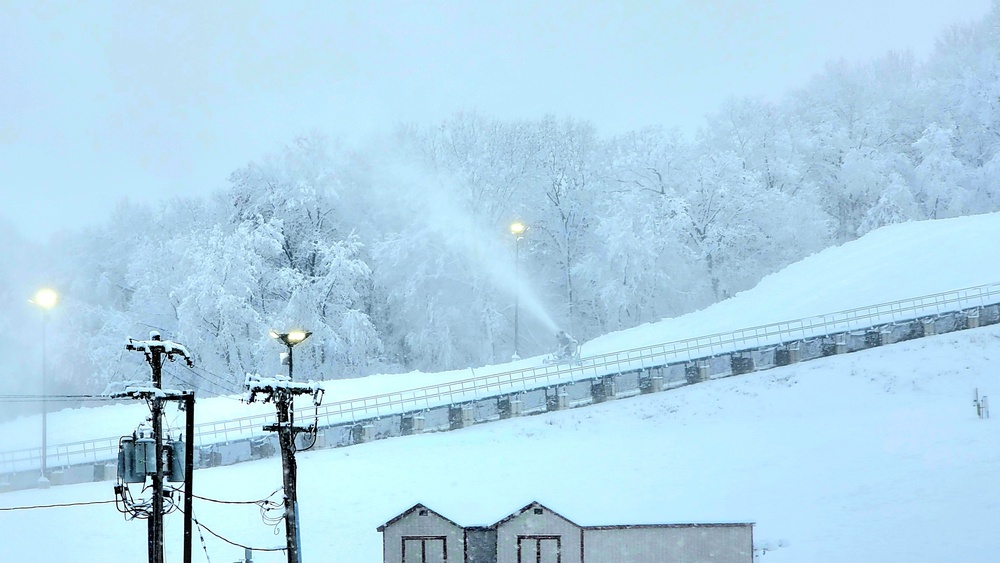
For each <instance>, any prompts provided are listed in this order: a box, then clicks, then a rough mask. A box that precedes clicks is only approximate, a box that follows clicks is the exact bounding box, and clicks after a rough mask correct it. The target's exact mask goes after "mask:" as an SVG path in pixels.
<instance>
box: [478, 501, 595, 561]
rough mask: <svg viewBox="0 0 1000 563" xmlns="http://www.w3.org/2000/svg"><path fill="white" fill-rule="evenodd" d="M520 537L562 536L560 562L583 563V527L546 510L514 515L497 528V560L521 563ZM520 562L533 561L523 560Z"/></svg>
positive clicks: (528, 511)
mask: <svg viewBox="0 0 1000 563" xmlns="http://www.w3.org/2000/svg"><path fill="white" fill-rule="evenodd" d="M518 536H559V538H560V540H561V541H560V545H561V553H560V557H559V561H560V563H582V561H583V560H582V558H581V553H580V542H581V540H582V537H581V531H580V527H579V526H577V525H575V524H573V523H572V522H569V521H567V520H564V519H563V518H561V517H559V516H557V515H555V514H553V513H552V512H551V511H549V510H548V509H545V510H544V512H543V513H542V514H535V513H534V511H533V510H532V509H528V510H526V511H525V512H523V513H521V514H519V515H518V516H515V517H514V518H512V519H510V520H508V521H507V522H504V523H503V524H501V525H500V526H499V527H498V528H497V563H518V560H517V539H518ZM521 563H534V561H531V562H521Z"/></svg>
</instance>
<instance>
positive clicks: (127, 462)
mask: <svg viewBox="0 0 1000 563" xmlns="http://www.w3.org/2000/svg"><path fill="white" fill-rule="evenodd" d="M118 478H119V479H121V480H122V481H123V482H125V483H143V482H145V481H146V474H145V473H138V472H136V460H135V440H134V439H133V438H131V437H128V438H122V440H121V442H120V443H119V446H118Z"/></svg>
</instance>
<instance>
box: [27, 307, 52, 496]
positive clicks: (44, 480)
mask: <svg viewBox="0 0 1000 563" xmlns="http://www.w3.org/2000/svg"><path fill="white" fill-rule="evenodd" d="M58 301H59V295H58V294H57V293H56V292H55V291H53V290H51V289H40V290H38V293H36V294H35V298H34V299H30V300H29V301H28V302H29V303H34V304H35V305H38V306H39V307H41V308H42V474H41V476H39V477H38V486H39V487H41V488H43V489H47V488H48V487H49V478H48V477H47V476H46V473H47V472H48V468H47V467H46V461H47V457H48V456H47V455H46V454H47V450H48V420H47V419H48V411H49V405H48V400H47V396H48V381H47V379H48V376H47V375H46V373H45V372H46V369H45V325H46V324H47V323H46V321H47V320H48V316H49V315H48V313H49V311H50V310H52V308H53V307H55V306H56V303H57V302H58Z"/></svg>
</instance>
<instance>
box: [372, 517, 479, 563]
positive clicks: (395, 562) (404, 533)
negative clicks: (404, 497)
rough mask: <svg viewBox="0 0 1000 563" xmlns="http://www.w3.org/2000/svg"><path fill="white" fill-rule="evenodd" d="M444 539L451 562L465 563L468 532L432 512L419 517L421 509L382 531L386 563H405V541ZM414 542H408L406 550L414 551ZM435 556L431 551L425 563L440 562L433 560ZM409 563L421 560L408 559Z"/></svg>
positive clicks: (434, 552) (449, 561)
mask: <svg viewBox="0 0 1000 563" xmlns="http://www.w3.org/2000/svg"><path fill="white" fill-rule="evenodd" d="M441 536H443V537H444V538H445V545H446V547H447V553H446V554H445V555H447V561H448V563H462V562H463V561H464V560H465V556H464V552H465V530H464V529H462V528H461V527H459V526H456V525H455V524H453V523H451V522H449V521H448V520H445V519H444V518H442V517H440V516H438V515H437V514H435V513H434V512H433V511H428V512H427V515H426V516H420V511H419V510H414V511H413V512H411V513H409V514H407V515H406V516H403V517H402V518H400V519H399V520H397V521H395V522H393V523H392V524H390V525H389V526H386V528H385V530H384V531H383V532H382V546H383V549H384V551H385V557H384V561H385V563H403V543H404V537H406V538H424V537H426V538H434V537H441ZM415 543H416V542H415V541H414V540H413V539H410V540H408V541H407V546H408V547H407V549H412V548H413V546H414V545H415ZM434 554H436V551H435V550H430V553H429V554H428V558H429V559H428V561H427V562H426V563H438V562H437V561H434V560H433V559H430V557H431V556H432V555H434ZM407 559H408V560H407V563H412V562H413V561H420V560H419V559H411V558H410V557H408V558H407Z"/></svg>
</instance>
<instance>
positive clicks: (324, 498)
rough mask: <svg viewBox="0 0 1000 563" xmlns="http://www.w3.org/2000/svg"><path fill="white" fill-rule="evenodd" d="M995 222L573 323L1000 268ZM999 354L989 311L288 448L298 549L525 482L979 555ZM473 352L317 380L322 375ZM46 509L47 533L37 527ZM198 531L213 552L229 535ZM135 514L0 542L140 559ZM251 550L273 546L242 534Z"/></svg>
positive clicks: (125, 423)
mask: <svg viewBox="0 0 1000 563" xmlns="http://www.w3.org/2000/svg"><path fill="white" fill-rule="evenodd" d="M998 236H1000V216H998V215H986V216H979V217H969V218H964V219H955V220H948V221H937V222H927V223H914V224H906V225H898V226H895V227H890V228H886V229H882V230H880V231H877V232H875V233H872V234H871V235H869V236H866V237H864V238H863V239H861V240H859V241H856V242H854V243H850V244H847V245H844V246H842V247H839V248H833V249H829V250H827V251H824V252H822V253H819V254H817V255H815V256H813V257H811V258H809V259H807V260H805V261H803V262H801V263H799V264H795V265H793V266H790V267H789V268H787V269H785V270H784V271H782V272H779V273H777V274H775V275H773V276H770V277H769V278H767V279H765V280H764V281H763V282H761V284H760V285H759V286H758V287H757V288H755V289H753V290H751V291H748V292H745V293H743V294H740V295H737V296H735V297H734V298H733V299H731V300H729V301H727V302H724V303H720V304H717V305H715V306H713V307H710V308H708V309H706V310H704V311H700V312H697V313H693V314H692V315H688V316H686V317H684V318H681V319H674V320H667V321H664V322H662V323H658V324H654V325H649V326H646V327H641V328H638V329H634V330H632V331H626V333H620V334H613V335H608V336H605V337H603V338H601V339H598V340H597V341H595V342H591V343H587V345H586V348H585V353H591V354H593V353H597V352H598V351H604V350H612V349H614V348H615V347H620V346H623V345H624V344H625V343H628V346H629V347H633V346H636V345H639V344H642V343H645V342H652V341H659V340H661V339H674V338H681V337H687V336H694V335H698V334H704V333H705V332H709V331H715V330H723V329H726V328H736V327H742V326H751V325H757V324H762V323H766V322H771V321H774V320H780V319H787V318H796V317H802V316H807V315H813V314H817V313H823V312H831V311H837V310H842V309H846V308H850V307H854V306H858V305H863V304H870V303H875V302H880V301H889V300H893V299H899V298H903V297H909V296H914V295H921V294H927V293H932V292H937V291H944V290H948V289H954V288H957V287H964V286H972V285H977V284H982V283H987V282H991V281H996V280H1000V266H997V265H995V261H993V260H990V259H989V256H990V251H991V250H992V249H991V248H990V246H991V244H990V242H991V241H995V240H997V239H998ZM998 360H1000V327H988V328H982V329H977V330H973V331H965V332H960V333H952V334H947V335H941V336H936V337H931V338H925V339H920V340H916V341H910V342H906V343H903V344H898V345H893V346H889V347H885V348H876V349H872V350H868V351H865V352H859V353H856V354H850V355H847V356H838V357H831V358H827V359H823V360H818V361H813V362H808V363H804V364H799V365H795V366H788V367H784V368H778V369H774V370H770V371H766V372H761V373H757V374H751V375H746V376H740V377H735V378H729V379H724V380H718V381H712V382H708V383H703V384H698V385H694V386H690V387H686V388H681V389H678V390H675V391H670V392H666V393H660V394H655V395H648V396H643V397H638V398H633V399H626V400H621V401H613V402H610V403H605V404H601V405H597V406H593V407H587V408H582V409H576V410H571V411H566V412H559V413H551V414H544V415H539V416H534V417H527V418H521V419H513V420H507V421H502V422H497V423H490V424H485V425H479V426H476V427H473V428H470V429H466V430H461V431H455V432H448V433H442V434H427V435H421V436H413V437H407V438H395V439H390V440H385V441H379V442H374V443H370V444H364V445H358V446H352V447H349V448H342V449H336V450H323V451H314V452H305V453H302V454H300V456H299V461H300V463H299V471H300V473H299V485H300V487H299V489H300V492H299V495H300V497H299V498H300V501H301V512H302V521H303V544H304V558H305V560H306V561H339V562H344V563H364V562H373V563H374V562H377V561H380V560H381V543H380V541H381V540H380V536H379V534H377V533H376V532H375V528H376V527H377V526H378V525H379V524H382V523H384V522H385V521H387V520H389V519H390V518H392V517H393V516H395V515H396V514H398V513H399V512H401V511H403V510H404V509H406V508H408V507H409V506H411V505H413V504H414V503H416V502H422V503H425V504H426V505H428V506H430V507H431V508H433V509H435V510H437V511H439V512H441V513H442V514H445V515H447V516H448V517H450V518H452V519H454V520H455V521H457V522H459V523H460V524H465V525H475V524H490V523H493V522H495V521H497V520H498V519H500V518H502V517H503V516H505V515H507V514H508V513H510V512H512V511H514V510H516V509H517V508H519V507H521V506H524V505H525V504H527V503H528V502H529V501H531V500H539V501H541V502H542V503H544V504H546V505H548V506H550V507H551V508H552V509H554V510H556V511H558V512H560V513H561V514H564V515H566V516H567V517H569V518H571V519H573V520H574V521H576V522H578V523H580V524H583V525H600V524H629V523H669V522H687V521H695V522H704V521H752V522H756V524H757V528H756V531H755V540H756V545H757V547H758V548H763V549H766V550H767V551H766V553H764V554H763V555H762V559H761V561H769V562H775V563H780V562H783V561H859V560H866V561H902V560H905V561H928V562H930V561H945V560H960V561H995V560H996V554H998V553H1000V539H998V536H997V535H996V534H995V531H994V527H995V526H994V522H995V512H996V507H997V506H1000V490H998V489H997V488H996V487H995V486H994V483H995V477H994V476H995V475H997V474H998V471H1000V456H998V455H997V453H996V448H995V445H996V444H997V443H1000V430H998V427H997V425H996V423H995V422H994V421H990V420H980V419H978V418H977V417H976V415H975V411H974V409H973V408H972V405H971V403H972V394H973V390H974V389H976V388H979V390H980V392H981V393H985V394H989V393H991V392H992V393H994V394H996V393H997V392H998V391H997V389H1000V387H997V378H996V375H995V365H996V363H997V361H998ZM537 361H538V359H537V358H536V359H530V360H525V361H524V362H523V363H531V362H537ZM509 367H510V366H502V369H508V368H509ZM497 369H501V367H498V368H497ZM476 371H477V373H480V372H481V370H479V369H477V370H476ZM468 374H469V372H468V371H465V372H457V373H454V374H410V375H407V376H377V377H372V378H365V379H359V380H353V381H344V382H334V383H333V384H332V386H331V387H332V388H333V391H331V392H328V396H338V397H345V396H360V395H365V394H373V393H378V392H382V391H384V390H385V389H387V388H391V387H392V386H393V385H396V386H406V387H413V386H418V385H424V384H428V383H432V382H436V381H441V380H445V379H448V378H450V377H467V376H468ZM199 405H200V407H199V411H198V412H199V418H200V419H201V420H205V419H210V418H226V417H231V416H238V415H239V414H240V413H242V412H246V411H241V410H240V409H243V408H249V407H245V406H242V405H240V404H239V403H237V402H235V401H233V400H228V399H215V400H203V401H199ZM216 405H222V406H223V407H224V408H216ZM140 410H141V409H140ZM140 414H141V413H139V412H138V411H134V409H132V410H130V409H127V408H124V407H105V408H102V409H97V410H78V411H74V412H69V411H64V412H62V413H59V414H57V415H54V416H51V417H50V432H52V434H51V436H52V438H51V439H50V440H53V441H69V440H71V439H75V437H77V436H81V435H84V434H86V435H90V436H93V435H111V434H115V433H121V432H122V431H123V429H125V431H127V430H128V429H129V428H130V427H132V426H134V424H135V423H136V420H137V418H138V416H139V415H140ZM21 435H23V438H22V437H21ZM36 435H37V421H33V420H30V419H22V420H19V421H16V422H15V423H11V424H8V425H5V426H4V427H3V437H4V444H5V445H6V444H11V443H15V442H17V441H18V440H21V439H23V440H24V442H25V443H26V444H29V445H30V444H31V443H32V442H31V440H33V437H34V436H36ZM280 482H281V468H280V462H279V460H278V459H277V458H271V459H267V460H262V461H256V462H250V463H244V464H239V465H236V466H231V467H226V468H214V469H206V470H199V471H198V472H197V478H196V482H195V492H196V493H197V494H200V495H204V496H207V497H212V498H217V499H229V500H256V499H260V498H264V497H266V496H268V495H269V494H271V493H272V492H273V491H274V490H275V489H277V488H278V487H279V485H280ZM111 498H112V494H111V483H109V482H104V483H94V484H84V485H74V486H65V487H54V488H52V489H50V490H46V491H41V490H29V491H17V492H11V493H6V494H3V495H0V508H2V507H12V506H25V505H35V504H54V503H67V502H79V501H94V500H109V499H111ZM195 516H196V517H197V518H198V519H200V520H201V521H203V522H204V523H205V524H206V525H207V526H208V527H210V528H211V529H213V530H215V531H216V532H219V533H221V534H223V535H224V536H226V537H228V538H231V539H233V540H236V541H238V542H242V543H246V544H250V545H253V546H260V547H274V546H279V545H281V544H282V543H283V535H282V534H283V532H282V530H281V529H280V528H279V529H278V530H277V532H278V533H277V534H275V533H273V532H275V530H274V529H272V528H271V527H268V526H265V525H263V524H262V523H261V521H260V516H259V514H258V510H257V508H256V507H255V506H253V505H249V506H246V505H244V506H234V505H218V504H212V503H207V502H205V501H197V502H196V503H195ZM168 526H169V528H168V544H169V545H168V556H169V557H170V559H171V560H177V559H178V558H179V557H180V528H181V520H180V517H179V516H178V515H172V516H170V517H168ZM53 530H59V536H58V541H49V538H50V537H51V532H52V531H53ZM204 535H205V541H206V544H207V547H208V554H209V555H210V556H211V557H212V558H213V560H215V561H230V560H235V559H237V558H239V557H241V556H242V550H240V549H238V548H235V547H232V546H229V545H226V544H223V543H222V542H221V541H219V540H216V539H214V538H213V537H211V535H210V534H208V533H207V532H205V533H204ZM145 536H146V526H145V524H144V523H141V522H124V521H123V519H122V517H121V516H120V515H119V514H118V513H117V512H116V511H115V510H114V508H113V507H112V506H111V505H94V506H83V507H72V508H58V509H44V510H41V509H40V510H26V511H16V512H15V511H0V560H3V561H15V562H16V561H26V562H27V561H52V560H57V559H60V558H62V557H64V556H65V555H66V554H67V553H72V554H73V559H74V560H78V561H110V562H114V561H136V560H141V559H142V558H143V557H144V556H145V555H144V554H145ZM198 549H199V555H198V557H199V560H200V558H201V557H204V553H203V552H201V551H200V546H199V547H198ZM255 560H257V561H282V560H283V556H282V555H281V554H280V553H277V554H275V553H271V554H266V553H257V554H255Z"/></svg>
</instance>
